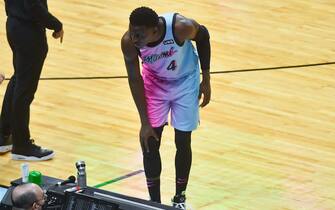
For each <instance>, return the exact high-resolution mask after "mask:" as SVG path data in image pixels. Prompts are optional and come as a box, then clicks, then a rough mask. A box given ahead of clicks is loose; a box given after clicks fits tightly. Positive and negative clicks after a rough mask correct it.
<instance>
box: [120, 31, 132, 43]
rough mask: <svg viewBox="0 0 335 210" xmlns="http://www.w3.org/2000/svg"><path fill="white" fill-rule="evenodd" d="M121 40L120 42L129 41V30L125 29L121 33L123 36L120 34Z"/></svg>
mask: <svg viewBox="0 0 335 210" xmlns="http://www.w3.org/2000/svg"><path fill="white" fill-rule="evenodd" d="M121 41H122V42H130V41H131V38H130V33H129V31H126V32H125V33H124V34H123V36H122V38H121Z"/></svg>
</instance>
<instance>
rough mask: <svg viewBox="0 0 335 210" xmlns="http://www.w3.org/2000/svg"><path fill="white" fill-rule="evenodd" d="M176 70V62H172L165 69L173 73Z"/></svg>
mask: <svg viewBox="0 0 335 210" xmlns="http://www.w3.org/2000/svg"><path fill="white" fill-rule="evenodd" d="M176 68H177V63H176V60H172V61H171V63H170V64H169V66H168V67H167V70H171V71H174V70H176Z"/></svg>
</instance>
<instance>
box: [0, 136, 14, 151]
mask: <svg viewBox="0 0 335 210" xmlns="http://www.w3.org/2000/svg"><path fill="white" fill-rule="evenodd" d="M12 147H13V141H12V135H8V136H3V135H0V154H2V153H6V152H9V151H11V150H12Z"/></svg>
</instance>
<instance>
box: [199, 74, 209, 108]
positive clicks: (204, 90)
mask: <svg viewBox="0 0 335 210" xmlns="http://www.w3.org/2000/svg"><path fill="white" fill-rule="evenodd" d="M202 96H203V99H202V103H201V104H200V107H205V106H206V105H207V104H208V103H209V101H210V100H211V83H210V80H209V79H208V80H202V82H201V83H200V88H199V100H200V99H201V97H202Z"/></svg>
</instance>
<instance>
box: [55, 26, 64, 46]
mask: <svg viewBox="0 0 335 210" xmlns="http://www.w3.org/2000/svg"><path fill="white" fill-rule="evenodd" d="M63 36H64V30H63V29H62V30H60V31H58V32H53V33H52V37H53V38H55V39H59V38H60V43H62V42H63Z"/></svg>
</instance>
